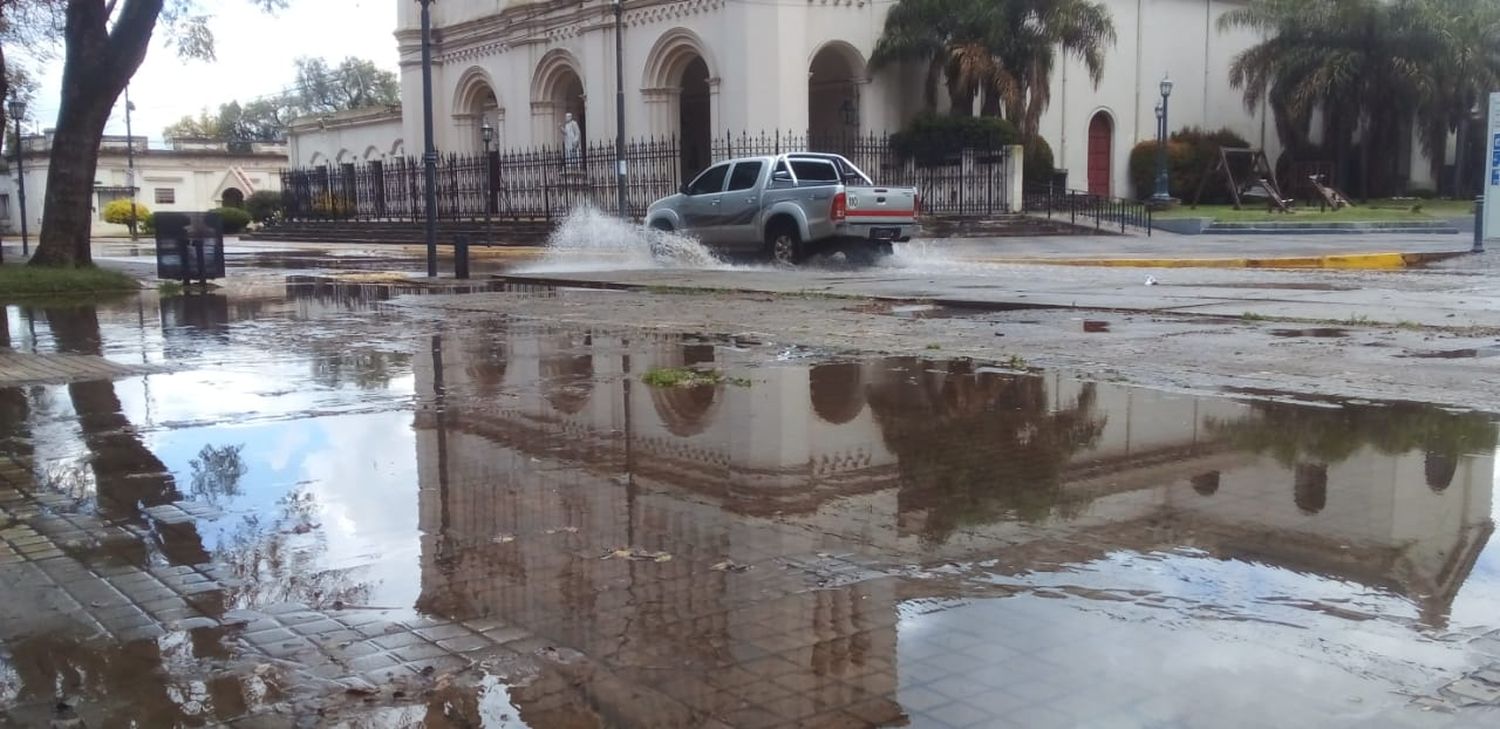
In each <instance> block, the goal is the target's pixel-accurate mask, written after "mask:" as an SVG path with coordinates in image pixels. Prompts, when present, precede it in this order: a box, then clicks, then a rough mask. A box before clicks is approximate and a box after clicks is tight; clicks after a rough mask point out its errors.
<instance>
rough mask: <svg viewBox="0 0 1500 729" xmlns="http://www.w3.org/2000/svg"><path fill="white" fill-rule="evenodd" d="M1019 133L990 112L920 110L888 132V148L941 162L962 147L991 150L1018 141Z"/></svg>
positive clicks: (922, 161)
mask: <svg viewBox="0 0 1500 729" xmlns="http://www.w3.org/2000/svg"><path fill="white" fill-rule="evenodd" d="M1020 139H1021V133H1020V132H1018V131H1016V126H1015V125H1014V124H1011V123H1010V122H1008V121H1006V120H1004V119H1000V118H997V117H992V116H967V115H954V114H922V115H921V116H918V117H917V118H916V119H913V120H912V122H911V124H910V125H909V126H908V127H907V128H906V129H905V130H904V131H900V132H897V133H895V134H892V135H891V150H892V151H894V152H895V153H896V154H897V155H900V156H902V157H906V158H913V159H916V161H917V164H920V165H935V164H943V163H944V162H948V161H951V160H952V159H953V158H954V157H955V156H956V155H958V154H959V153H961V152H962V151H963V150H964V149H966V148H971V149H979V150H993V149H998V148H1000V147H1004V146H1008V145H1012V144H1019V143H1020Z"/></svg>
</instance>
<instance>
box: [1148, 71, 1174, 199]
mask: <svg viewBox="0 0 1500 729" xmlns="http://www.w3.org/2000/svg"><path fill="white" fill-rule="evenodd" d="M1171 97H1172V79H1171V78H1163V79H1162V80H1161V104H1160V105H1159V106H1157V107H1156V108H1157V117H1158V119H1157V128H1158V134H1157V141H1156V194H1154V195H1152V196H1151V202H1153V203H1156V204H1158V205H1167V204H1169V203H1171V202H1172V195H1171V193H1170V192H1168V187H1169V186H1170V182H1171V181H1170V180H1169V179H1168V177H1167V129H1168V128H1169V126H1168V121H1167V118H1168V108H1169V107H1168V103H1169V100H1170V99H1171Z"/></svg>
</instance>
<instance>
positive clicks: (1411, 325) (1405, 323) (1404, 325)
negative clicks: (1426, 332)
mask: <svg viewBox="0 0 1500 729" xmlns="http://www.w3.org/2000/svg"><path fill="white" fill-rule="evenodd" d="M1396 328H1397V329H1421V328H1422V325H1421V324H1418V323H1416V322H1414V321H1409V320H1406V319H1402V320H1401V321H1398V322H1396Z"/></svg>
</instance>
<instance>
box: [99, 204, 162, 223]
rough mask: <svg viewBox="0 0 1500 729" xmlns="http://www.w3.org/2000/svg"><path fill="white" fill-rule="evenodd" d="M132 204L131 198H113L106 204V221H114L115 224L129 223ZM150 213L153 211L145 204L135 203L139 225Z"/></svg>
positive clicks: (136, 219) (136, 218)
mask: <svg viewBox="0 0 1500 729" xmlns="http://www.w3.org/2000/svg"><path fill="white" fill-rule="evenodd" d="M130 205H131V203H130V201H129V200H111V201H110V202H109V203H108V204H106V205H105V206H104V222H106V223H114V224H115V225H129V224H130ZM150 214H151V211H150V210H149V209H148V208H147V207H146V206H145V205H142V204H141V203H135V221H136V223H137V224H138V225H139V224H140V221H141V220H142V219H143V218H145V217H146V216H148V215H150Z"/></svg>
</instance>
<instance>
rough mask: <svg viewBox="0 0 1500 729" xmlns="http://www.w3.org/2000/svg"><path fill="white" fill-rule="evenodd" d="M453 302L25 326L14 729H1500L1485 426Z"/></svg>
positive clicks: (230, 297) (1491, 462)
mask: <svg viewBox="0 0 1500 729" xmlns="http://www.w3.org/2000/svg"><path fill="white" fill-rule="evenodd" d="M356 268H357V266H356ZM500 289H501V291H500V293H497V294H494V295H497V296H512V297H519V298H522V299H525V300H538V301H540V300H543V299H547V298H549V297H554V296H556V295H557V293H556V292H555V291H552V290H551V289H548V288H545V287H511V288H509V289H506V288H504V287H503V286H502V287H500ZM422 291H424V289H422V288H420V287H416V286H399V285H390V284H373V283H329V282H319V281H315V280H311V279H304V278H295V277H294V278H291V279H286V278H284V277H280V276H273V275H264V274H262V275H259V276H256V277H252V278H251V280H250V282H249V283H246V284H236V285H234V286H231V287H230V288H228V289H226V290H224V291H222V292H219V293H215V294H208V295H192V296H184V297H176V298H167V299H159V298H158V297H157V296H156V295H154V294H150V293H147V294H142V295H140V296H138V297H133V298H128V299H124V300H120V301H115V302H108V303H103V304H98V305H90V306H80V307H62V308H57V307H52V308H49V307H38V306H14V305H13V306H9V307H6V308H5V316H4V318H3V321H4V323H5V327H4V329H3V330H0V334H3V337H0V347H3V348H4V349H5V350H8V351H9V354H6V355H0V375H3V374H4V373H6V372H10V370H7V369H6V368H5V362H6V361H7V360H5V359H4V357H20V356H28V357H52V358H59V359H58V361H60V362H66V363H70V366H74V365H76V366H78V367H81V368H83V369H82V370H80V372H81V374H80V373H63V374H62V375H59V376H57V377H55V378H53V379H47V378H39V379H38V378H32V379H25V378H12V379H10V380H0V589H3V590H4V592H5V593H6V595H7V597H6V599H5V600H4V601H0V725H3V724H6V723H9V724H14V725H17V726H35V725H46V724H47V723H48V722H49V721H56V722H60V725H65V726H88V727H109V726H120V725H124V724H126V723H127V722H129V721H132V720H133V721H134V722H135V724H136V725H140V726H202V725H218V724H229V725H233V726H247V727H263V726H313V725H325V724H326V725H342V726H358V727H366V726H368V727H377V726H378V727H396V726H418V725H422V726H429V727H445V726H448V727H469V726H486V727H511V726H535V727H605V726H640V727H673V726H681V727H689V726H734V727H770V726H809V727H866V726H922V727H960V726H993V727H1005V726H1016V727H1053V726H1056V727H1075V726H1077V727H1082V726H1090V727H1200V726H1201V727H1223V726H1247V727H1248V726H1267V725H1284V726H1328V727H1334V726H1372V725H1374V726H1413V727H1428V726H1432V727H1444V726H1460V727H1469V726H1473V727H1480V726H1493V725H1494V723H1495V722H1496V721H1497V720H1500V614H1497V612H1496V610H1495V606H1496V605H1500V547H1497V546H1495V545H1494V540H1493V537H1492V531H1493V519H1494V516H1495V512H1496V506H1495V499H1494V494H1493V492H1494V486H1495V473H1496V467H1495V463H1496V462H1495V449H1496V445H1497V425H1496V421H1495V419H1494V417H1493V416H1492V415H1490V414H1487V413H1480V412H1468V411H1457V410H1452V409H1442V408H1437V407H1432V406H1426V405H1422V404H1415V403H1379V402H1370V401H1357V402H1345V401H1307V400H1293V399H1291V398H1286V397H1281V396H1277V395H1275V394H1274V393H1225V394H1224V395H1223V396H1210V395H1187V394H1179V393H1170V392H1162V391H1156V390H1151V389H1145V388H1139V387H1130V386H1125V385H1120V384H1113V383H1106V382H1093V381H1086V380H1079V379H1073V378H1071V377H1067V376H1063V375H1060V374H1055V373H1045V372H1027V371H1015V370H1012V369H1008V368H1007V367H1006V366H1005V365H1004V363H998V364H995V365H990V364H986V363H983V362H976V361H970V360H964V359H945V358H943V357H941V356H938V355H937V353H934V355H933V356H930V357H871V356H862V355H859V354H855V353H836V352H828V351H819V350H810V349H806V348H803V347H799V346H796V343H795V342H790V341H774V340H771V339H769V338H766V337H763V336H758V337H748V336H739V337H731V336H717V335H712V334H703V333H695V332H681V333H675V334H661V333H647V332H642V331H635V330H631V329H626V328H618V329H611V328H605V327H586V326H562V325H555V324H549V323H547V322H539V321H529V320H523V319H517V318H514V317H495V316H465V315H463V314H461V313H455V312H451V311H447V312H444V311H439V310H434V309H430V308H427V307H425V306H422V305H421V303H422V302H423V301H424V300H425V299H424V297H421V296H419V295H418V294H419V293H420V292H422ZM599 295H600V296H608V295H609V294H606V293H601V294H599ZM897 315H899V316H913V317H921V318H926V317H930V316H943V317H950V316H963V315H964V314H963V313H962V312H956V311H952V310H946V309H944V310H933V309H920V308H917V309H912V310H910V311H901V312H897ZM1298 336H1321V335H1319V334H1316V333H1314V334H1303V333H1301V332H1299V333H1298ZM1330 336H1331V335H1330ZM31 361H32V362H35V361H36V360H31ZM680 367H691V368H698V369H700V370H705V371H709V370H712V371H713V372H715V373H718V374H721V375H722V377H717V378H713V379H712V381H709V382H706V383H705V384H698V385H694V386H689V387H680V388H659V387H652V386H648V385H647V384H645V382H644V381H643V378H644V377H645V376H646V375H647V374H648V373H651V372H653V371H657V370H660V369H661V368H680ZM90 368H100V369H90ZM109 368H118V369H109ZM90 373H93V375H91V374H90Z"/></svg>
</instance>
